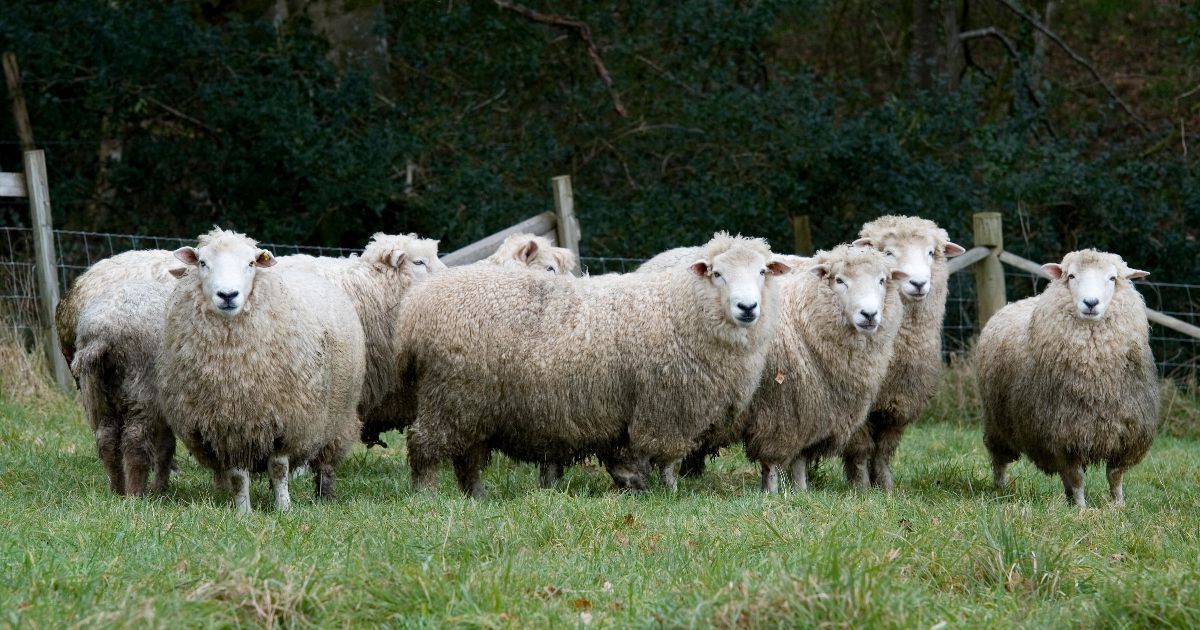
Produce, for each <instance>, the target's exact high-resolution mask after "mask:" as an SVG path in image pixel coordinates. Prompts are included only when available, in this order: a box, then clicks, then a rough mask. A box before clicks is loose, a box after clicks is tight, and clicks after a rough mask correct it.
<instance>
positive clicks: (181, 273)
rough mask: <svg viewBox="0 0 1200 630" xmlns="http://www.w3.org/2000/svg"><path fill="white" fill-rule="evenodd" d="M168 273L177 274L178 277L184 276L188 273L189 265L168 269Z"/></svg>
mask: <svg viewBox="0 0 1200 630" xmlns="http://www.w3.org/2000/svg"><path fill="white" fill-rule="evenodd" d="M167 273H169V274H171V275H172V276H175V277H176V278H182V277H184V276H186V275H187V267H176V268H174V269H168V270H167Z"/></svg>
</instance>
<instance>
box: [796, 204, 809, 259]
mask: <svg viewBox="0 0 1200 630" xmlns="http://www.w3.org/2000/svg"><path fill="white" fill-rule="evenodd" d="M792 233H793V235H794V236H795V237H796V250H795V254H797V255H799V256H812V255H813V244H812V224H811V223H810V222H809V220H808V215H807V214H800V215H796V216H794V217H792Z"/></svg>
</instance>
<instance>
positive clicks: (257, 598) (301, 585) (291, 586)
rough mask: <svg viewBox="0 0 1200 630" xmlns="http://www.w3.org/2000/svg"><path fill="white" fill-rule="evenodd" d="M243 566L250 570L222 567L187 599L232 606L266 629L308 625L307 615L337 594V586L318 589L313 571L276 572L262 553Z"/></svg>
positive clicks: (243, 616) (189, 594)
mask: <svg viewBox="0 0 1200 630" xmlns="http://www.w3.org/2000/svg"><path fill="white" fill-rule="evenodd" d="M244 564H245V565H246V566H247V567H250V569H249V570H246V569H230V568H229V567H227V566H222V567H221V568H219V569H218V570H217V571H216V575H215V576H214V578H213V579H212V580H211V581H206V582H203V583H200V584H197V585H195V586H194V587H193V588H192V589H191V590H190V591H189V592H188V594H187V599H188V600H190V601H193V602H203V601H213V602H218V603H220V604H222V605H225V606H231V607H232V608H233V609H234V610H236V611H237V612H238V614H239V615H240V616H241V617H242V618H243V620H244V621H247V622H250V623H252V624H255V625H258V626H262V627H264V628H275V627H277V626H282V627H286V628H292V627H296V626H304V625H309V620H308V614H309V613H310V612H311V611H312V610H313V609H314V607H316V608H319V607H320V605H321V604H320V603H321V601H322V600H324V599H332V598H333V597H335V596H336V595H337V593H336V591H337V587H323V586H318V584H317V583H318V580H317V579H316V578H315V570H314V569H312V568H309V569H308V570H307V571H304V572H300V571H298V570H294V569H292V568H290V567H285V568H282V569H280V570H278V571H276V570H274V569H273V568H270V567H267V566H266V563H264V562H263V559H262V557H261V554H256V555H255V557H253V558H251V559H249V560H248V561H247V562H245V563H244ZM274 573H277V574H274Z"/></svg>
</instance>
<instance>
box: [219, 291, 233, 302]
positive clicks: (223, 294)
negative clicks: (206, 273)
mask: <svg viewBox="0 0 1200 630" xmlns="http://www.w3.org/2000/svg"><path fill="white" fill-rule="evenodd" d="M237 296H238V292H237V291H217V297H219V298H221V299H222V300H225V301H226V302H228V301H230V300H232V299H233V298H235V297H237Z"/></svg>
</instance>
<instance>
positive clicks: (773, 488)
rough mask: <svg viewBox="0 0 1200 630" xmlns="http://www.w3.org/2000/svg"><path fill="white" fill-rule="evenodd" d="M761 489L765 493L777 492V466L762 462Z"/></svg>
mask: <svg viewBox="0 0 1200 630" xmlns="http://www.w3.org/2000/svg"><path fill="white" fill-rule="evenodd" d="M762 491H763V492H765V493H766V494H779V466H778V465H776V464H768V463H765V462H764V463H763V465H762Z"/></svg>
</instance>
